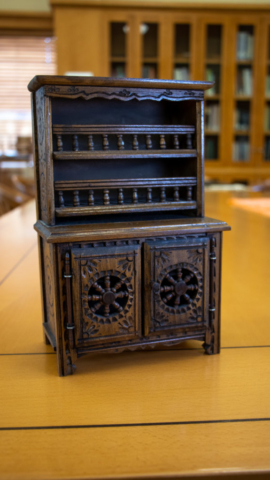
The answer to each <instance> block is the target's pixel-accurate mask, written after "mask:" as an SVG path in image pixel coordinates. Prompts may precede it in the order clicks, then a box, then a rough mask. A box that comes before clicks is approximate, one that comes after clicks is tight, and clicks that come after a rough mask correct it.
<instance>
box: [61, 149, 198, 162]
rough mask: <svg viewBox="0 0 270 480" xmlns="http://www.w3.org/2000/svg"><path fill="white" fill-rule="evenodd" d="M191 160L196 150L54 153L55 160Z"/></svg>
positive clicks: (195, 155)
mask: <svg viewBox="0 0 270 480" xmlns="http://www.w3.org/2000/svg"><path fill="white" fill-rule="evenodd" d="M149 157H151V158H164V157H165V158H191V157H197V150H194V149H190V150H110V151H107V150H106V151H103V150H96V151H93V152H89V151H80V152H54V153H53V158H54V159H55V160H90V159H94V158H96V159H101V160H102V159H103V158H104V159H125V158H126V159H128V158H133V159H139V158H149Z"/></svg>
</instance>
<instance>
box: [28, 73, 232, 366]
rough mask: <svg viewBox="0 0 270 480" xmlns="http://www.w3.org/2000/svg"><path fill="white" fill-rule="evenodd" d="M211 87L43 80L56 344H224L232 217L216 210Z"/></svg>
mask: <svg viewBox="0 0 270 480" xmlns="http://www.w3.org/2000/svg"><path fill="white" fill-rule="evenodd" d="M211 86H212V84H211V83H209V82H177V81H162V80H139V79H122V80H121V79H119V80H118V79H117V80H116V79H113V78H111V79H110V78H94V77H93V78H91V77H90V78H89V77H87V78H86V77H85V78H84V77H59V76H37V77H34V78H33V80H32V81H31V82H30V84H29V90H30V91H31V92H32V106H33V131H34V141H35V159H36V160H35V166H36V167H35V168H36V181H37V223H36V224H35V229H36V230H37V232H38V234H39V247H40V270H41V283H42V294H43V295H42V296H43V314H44V323H43V326H44V332H45V341H46V342H47V343H49V342H50V343H51V344H52V346H53V347H54V348H55V349H56V351H57V358H58V372H59V375H69V374H72V373H73V372H74V370H75V362H76V359H77V358H78V357H81V356H82V355H85V354H86V353H89V352H122V351H123V350H127V349H128V350H135V349H137V348H147V347H154V346H155V345H157V344H162V345H163V346H168V347H169V346H172V345H175V344H178V343H180V342H182V341H184V340H187V339H195V340H199V341H201V342H203V346H204V349H205V351H206V353H208V354H213V353H219V349H220V275H221V240H222V231H224V230H228V229H229V227H228V225H227V224H226V223H225V222H221V221H218V220H213V219H210V218H206V217H204V184H203V180H204V113H203V112H204V90H206V89H207V88H210V87H211Z"/></svg>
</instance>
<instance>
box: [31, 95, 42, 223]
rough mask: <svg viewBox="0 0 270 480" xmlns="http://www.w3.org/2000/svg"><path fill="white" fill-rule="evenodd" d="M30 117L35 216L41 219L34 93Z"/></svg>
mask: <svg viewBox="0 0 270 480" xmlns="http://www.w3.org/2000/svg"><path fill="white" fill-rule="evenodd" d="M31 116H32V142H33V156H34V165H35V167H34V175H35V182H36V216H37V219H40V218H41V216H40V215H41V212H40V182H39V163H38V140H37V117H36V93H31Z"/></svg>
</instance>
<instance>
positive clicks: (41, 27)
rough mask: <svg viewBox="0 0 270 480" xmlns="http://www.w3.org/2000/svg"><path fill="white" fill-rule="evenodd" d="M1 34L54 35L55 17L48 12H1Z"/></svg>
mask: <svg viewBox="0 0 270 480" xmlns="http://www.w3.org/2000/svg"><path fill="white" fill-rule="evenodd" d="M0 30H1V34H3V33H4V34H5V35H8V34H10V35H14V34H16V33H20V34H23V35H27V34H32V35H33V34H34V35H52V33H53V17H52V14H51V13H47V12H17V11H16V12H13V11H1V15H0Z"/></svg>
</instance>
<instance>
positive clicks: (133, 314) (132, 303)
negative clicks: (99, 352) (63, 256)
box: [71, 246, 141, 347]
mask: <svg viewBox="0 0 270 480" xmlns="http://www.w3.org/2000/svg"><path fill="white" fill-rule="evenodd" d="M71 261H72V264H71V265H72V273H73V280H72V295H73V314H74V324H75V343H76V346H77V347H78V346H83V345H85V344H89V343H91V344H92V343H93V342H94V343H104V342H106V341H120V340H128V339H130V338H133V337H135V336H136V335H140V334H141V319H140V279H141V273H140V270H141V261H140V247H139V246H138V247H137V246H123V247H104V248H103V247H100V248H75V249H72V250H71Z"/></svg>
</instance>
